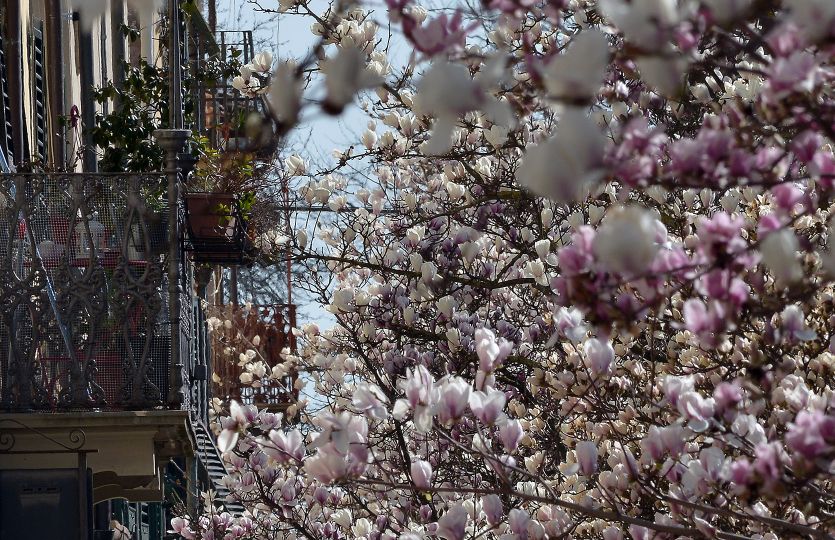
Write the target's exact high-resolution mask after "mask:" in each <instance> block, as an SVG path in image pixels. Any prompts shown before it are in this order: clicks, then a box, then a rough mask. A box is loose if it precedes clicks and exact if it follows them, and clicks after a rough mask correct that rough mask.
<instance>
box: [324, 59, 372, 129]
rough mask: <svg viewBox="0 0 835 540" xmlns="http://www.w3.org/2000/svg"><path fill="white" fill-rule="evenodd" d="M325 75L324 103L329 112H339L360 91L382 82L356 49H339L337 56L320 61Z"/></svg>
mask: <svg viewBox="0 0 835 540" xmlns="http://www.w3.org/2000/svg"><path fill="white" fill-rule="evenodd" d="M322 73H324V74H325V90H326V92H327V96H326V97H325V103H326V106H327V108H328V110H329V111H330V112H334V113H338V112H341V111H342V109H344V108H345V106H346V105H347V104H348V103H350V102H351V101H352V100H353V99H354V96H355V95H356V94H357V92H359V91H360V90H364V89H366V88H372V87H374V86H377V85H378V84H380V83H381V82H382V80H381V79H380V77H378V76H377V75H375V74H374V73H372V72H371V71H369V69H368V67H367V66H366V54H365V53H364V52H363V51H361V50H360V49H357V48H356V47H347V48H342V49H339V52H338V53H337V55H336V56H335V57H333V58H328V59H326V60H324V61H322Z"/></svg>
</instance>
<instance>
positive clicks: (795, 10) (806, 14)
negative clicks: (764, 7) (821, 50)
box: [784, 0, 835, 41]
mask: <svg viewBox="0 0 835 540" xmlns="http://www.w3.org/2000/svg"><path fill="white" fill-rule="evenodd" d="M784 6H786V7H788V8H789V20H790V21H791V22H793V23H794V24H796V25H797V27H798V28H800V29H801V30H802V31H803V33H804V34H805V35H806V37H807V38H808V39H809V40H810V41H817V40H819V39H821V38H823V37H825V36H826V35H827V34H829V33H830V32H831V31H832V25H833V23H835V2H833V1H832V0H787V1H786V2H784Z"/></svg>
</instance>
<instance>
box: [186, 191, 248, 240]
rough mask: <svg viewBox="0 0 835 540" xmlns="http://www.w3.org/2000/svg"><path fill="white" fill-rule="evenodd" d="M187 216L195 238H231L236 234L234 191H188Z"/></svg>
mask: <svg viewBox="0 0 835 540" xmlns="http://www.w3.org/2000/svg"><path fill="white" fill-rule="evenodd" d="M183 198H184V200H185V204H186V216H187V219H188V224H189V229H190V231H191V234H192V236H193V237H194V239H199V240H231V239H232V238H233V237H234V235H235V216H234V215H231V214H230V211H231V209H232V208H234V206H235V195H234V194H232V193H186V194H185V195H183Z"/></svg>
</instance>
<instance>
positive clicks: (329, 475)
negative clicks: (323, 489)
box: [304, 445, 348, 484]
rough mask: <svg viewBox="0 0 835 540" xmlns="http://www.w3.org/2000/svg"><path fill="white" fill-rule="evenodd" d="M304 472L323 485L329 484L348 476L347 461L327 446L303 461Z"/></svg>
mask: <svg viewBox="0 0 835 540" xmlns="http://www.w3.org/2000/svg"><path fill="white" fill-rule="evenodd" d="M304 470H305V471H306V472H307V473H308V474H310V475H311V476H313V477H314V478H316V479H317V480H318V481H320V482H322V483H323V484H330V483H331V482H334V481H336V480H340V479H342V478H344V477H346V476H347V475H348V460H347V459H346V457H345V454H343V453H340V452H339V451H337V449H336V448H334V447H333V446H331V445H328V446H325V447H322V448H320V449H319V450H318V452H316V454H315V455H314V456H312V457H309V458H308V459H306V460H305V462H304Z"/></svg>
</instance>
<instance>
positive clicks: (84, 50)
mask: <svg viewBox="0 0 835 540" xmlns="http://www.w3.org/2000/svg"><path fill="white" fill-rule="evenodd" d="M76 24H78V23H76ZM80 26H81V25H80V24H79V25H78V28H80ZM79 42H80V44H81V59H80V60H81V62H80V63H81V141H82V142H83V143H84V171H85V172H96V171H97V170H98V159H97V157H96V145H95V144H94V143H93V137H92V135H91V133H90V128H92V127H93V126H94V125H95V124H96V104H95V101H94V99H93V85H94V84H95V79H94V76H93V32H92V31H91V30H90V29H86V30H85V29H81V36H80V38H79Z"/></svg>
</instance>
